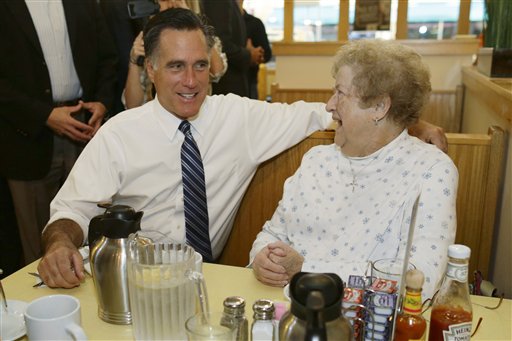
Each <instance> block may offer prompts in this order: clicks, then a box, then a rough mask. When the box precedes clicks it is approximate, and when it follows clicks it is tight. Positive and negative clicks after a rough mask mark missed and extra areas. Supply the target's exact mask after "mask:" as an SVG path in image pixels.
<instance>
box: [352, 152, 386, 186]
mask: <svg viewBox="0 0 512 341" xmlns="http://www.w3.org/2000/svg"><path fill="white" fill-rule="evenodd" d="M378 158H379V157H378V156H375V157H372V159H371V160H370V162H368V163H367V164H366V165H364V166H363V167H362V168H361V169H359V170H358V171H357V172H354V168H353V167H352V160H351V158H348V164H349V166H350V173H351V175H352V182H350V183H348V184H347V186H352V193H354V191H355V189H356V186H357V187H363V185H359V183H358V182H357V176H358V175H359V174H360V173H361V172H362V171H363V170H365V169H366V167H368V166H369V165H370V164H372V163H373V161H375V160H377V159H378Z"/></svg>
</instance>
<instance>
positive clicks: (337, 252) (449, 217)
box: [251, 132, 458, 295]
mask: <svg viewBox="0 0 512 341" xmlns="http://www.w3.org/2000/svg"><path fill="white" fill-rule="evenodd" d="M370 160H373V161H372V163H371V164H368V162H369V161H370ZM395 160H396V161H395ZM351 163H352V165H353V168H354V169H357V170H360V169H362V170H361V171H360V173H358V174H357V175H356V179H355V180H356V181H355V182H356V183H357V184H358V186H356V188H355V191H354V192H352V186H347V184H349V183H351V182H352V181H353V179H352V172H351V169H350V164H349V161H348V159H347V158H346V157H345V156H343V154H342V153H340V150H339V148H338V147H337V146H335V145H330V146H317V147H314V148H312V149H311V150H310V151H309V152H308V153H306V155H305V156H304V158H303V160H302V164H301V167H300V169H299V171H298V172H296V174H295V175H294V176H292V177H291V178H290V179H289V180H287V182H286V184H285V188H284V194H283V198H282V200H281V202H280V203H279V208H278V210H276V212H275V213H274V216H273V217H272V219H271V220H269V221H268V222H267V223H266V224H265V226H264V228H263V231H262V232H261V233H260V234H259V235H258V237H257V240H256V241H255V243H254V245H253V250H252V251H251V259H253V257H254V256H255V254H256V253H257V252H258V251H259V250H260V249H261V248H263V247H264V246H265V245H266V244H268V243H270V242H273V241H275V240H276V238H277V237H276V236H279V238H280V239H282V240H283V241H284V242H287V243H289V244H291V245H293V246H294V248H295V249H296V250H300V252H299V253H300V254H301V255H302V256H304V257H305V262H304V265H303V268H302V270H303V271H312V270H315V271H320V272H336V273H338V274H339V275H340V276H341V278H342V279H344V280H347V279H348V275H351V274H363V273H364V270H365V269H366V266H367V261H368V260H375V259H378V258H385V257H395V256H396V255H398V254H400V252H402V250H403V248H404V244H405V243H406V241H407V231H408V222H409V221H410V216H411V215H410V212H411V209H412V204H413V202H414V200H415V199H416V195H417V194H418V193H420V192H421V196H420V203H419V205H418V212H417V217H416V229H415V234H414V240H413V244H412V247H411V255H412V259H411V262H412V263H413V264H415V265H416V266H417V267H418V268H419V269H421V270H423V271H424V273H425V278H426V279H427V278H429V284H426V285H425V286H424V293H425V295H431V293H432V292H433V290H434V285H435V284H436V283H437V282H438V280H439V279H440V278H441V276H442V275H443V273H442V272H443V271H444V269H443V266H442V265H443V264H446V254H447V247H448V245H449V244H452V243H453V242H454V234H455V227H456V219H455V195H456V191H455V188H456V186H457V179H458V174H457V170H456V168H455V166H454V165H453V162H452V161H451V160H450V159H449V157H448V156H446V154H444V153H443V152H441V151H440V150H438V149H437V148H435V147H434V146H432V145H428V144H425V143H423V142H420V141H419V140H418V139H416V138H413V137H410V136H408V135H407V133H406V132H404V133H402V134H401V135H400V136H399V137H398V138H397V139H395V140H394V141H392V142H391V143H390V144H388V145H387V146H385V147H384V148H382V149H381V150H379V151H377V152H376V153H374V154H372V155H370V156H367V157H362V158H352V159H351ZM365 165H367V167H366V168H362V167H365ZM439 178H443V180H444V181H443V182H440V181H438V179H439ZM404 179H407V181H404ZM292 198H294V199H295V200H292ZM292 202H293V203H292ZM438 205H439V206H438ZM293 207H297V208H299V207H300V209H295V210H293V209H292V208H293ZM383 208H385V209H383ZM406 212H407V213H406Z"/></svg>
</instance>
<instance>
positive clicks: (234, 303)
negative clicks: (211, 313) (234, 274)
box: [224, 296, 245, 308]
mask: <svg viewBox="0 0 512 341" xmlns="http://www.w3.org/2000/svg"><path fill="white" fill-rule="evenodd" d="M224 307H226V308H245V300H244V298H243V297H240V296H229V297H227V298H226V299H225V300H224Z"/></svg>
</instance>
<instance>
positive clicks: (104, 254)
mask: <svg viewBox="0 0 512 341" xmlns="http://www.w3.org/2000/svg"><path fill="white" fill-rule="evenodd" d="M99 206H100V205H99ZM100 207H104V208H106V210H105V213H104V214H102V215H99V216H96V217H94V218H93V219H92V220H91V222H90V224H89V238H88V239H89V250H90V257H89V259H90V263H91V272H92V277H93V281H94V287H95V289H96V297H97V299H98V315H99V317H100V318H101V319H102V320H103V321H105V322H109V323H114V324H131V323H132V314H131V311H130V302H129V295H128V277H127V271H126V268H127V255H128V236H129V235H130V234H131V233H135V232H137V231H139V230H140V220H141V218H142V215H143V212H136V211H135V210H134V209H133V208H131V207H130V206H125V205H115V206H110V205H107V206H100Z"/></svg>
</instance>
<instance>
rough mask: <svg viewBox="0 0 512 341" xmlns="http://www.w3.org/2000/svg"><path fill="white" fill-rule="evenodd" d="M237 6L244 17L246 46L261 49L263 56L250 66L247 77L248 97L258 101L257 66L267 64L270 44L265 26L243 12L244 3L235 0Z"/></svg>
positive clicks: (270, 56)
mask: <svg viewBox="0 0 512 341" xmlns="http://www.w3.org/2000/svg"><path fill="white" fill-rule="evenodd" d="M237 1H238V6H239V7H240V10H241V11H242V15H243V17H244V22H245V27H246V29H247V46H248V48H250V47H251V46H255V47H261V48H262V49H263V52H264V53H263V56H262V58H261V60H260V61H259V63H257V64H252V65H251V66H250V67H249V73H248V75H247V79H248V82H249V97H250V98H253V99H258V98H259V97H258V71H259V64H262V63H267V62H268V61H269V60H270V59H271V58H272V48H271V47H270V43H269V41H268V37H267V31H266V30H265V25H264V24H263V22H262V21H261V20H260V19H259V18H256V17H255V16H254V15H251V14H249V13H247V11H246V10H244V7H243V5H244V1H243V0H237Z"/></svg>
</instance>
